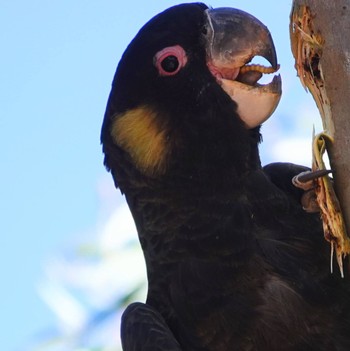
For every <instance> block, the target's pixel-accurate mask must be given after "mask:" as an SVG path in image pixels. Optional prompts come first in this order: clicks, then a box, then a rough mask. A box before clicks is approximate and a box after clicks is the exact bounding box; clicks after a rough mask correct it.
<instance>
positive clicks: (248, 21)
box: [206, 8, 281, 128]
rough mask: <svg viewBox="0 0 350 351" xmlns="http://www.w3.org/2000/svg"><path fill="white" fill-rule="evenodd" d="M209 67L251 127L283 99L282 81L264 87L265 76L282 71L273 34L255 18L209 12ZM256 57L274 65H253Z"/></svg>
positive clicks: (241, 13) (236, 12)
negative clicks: (263, 79)
mask: <svg viewBox="0 0 350 351" xmlns="http://www.w3.org/2000/svg"><path fill="white" fill-rule="evenodd" d="M207 16H208V22H207V34H206V50H207V65H208V68H209V70H210V71H211V73H212V74H213V75H214V76H215V78H216V79H217V82H218V83H219V84H220V85H221V86H222V88H223V89H224V90H225V92H226V93H227V94H228V95H229V96H230V97H231V99H232V100H234V101H235V102H236V103H237V105H238V108H237V111H238V114H239V116H240V118H241V119H242V120H243V121H244V122H245V124H246V126H247V127H248V128H254V127H256V126H258V125H260V124H261V123H262V122H264V121H265V120H266V119H267V118H268V117H269V116H270V115H271V114H272V113H273V111H274V110H275V108H276V107H277V105H278V102H279V100H280V96H281V78H280V76H279V75H278V76H275V77H274V79H273V80H272V82H271V83H270V84H266V85H261V84H259V83H258V81H259V79H260V78H261V77H262V76H263V74H265V73H274V72H276V71H277V70H278V69H279V65H278V63H277V55H276V50H275V47H274V43H273V40H272V37H271V34H270V32H269V30H268V29H267V27H266V26H265V25H264V24H262V23H261V22H260V21H259V20H258V19H256V18H255V17H254V16H252V15H250V14H248V13H246V12H244V11H241V10H238V9H233V8H217V9H208V10H207ZM255 56H261V57H264V58H265V59H266V60H267V61H268V62H269V63H270V65H271V66H262V65H258V64H251V65H249V64H248V63H249V62H251V60H252V59H253V58H254V57H255Z"/></svg>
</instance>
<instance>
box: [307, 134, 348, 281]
mask: <svg viewBox="0 0 350 351" xmlns="http://www.w3.org/2000/svg"><path fill="white" fill-rule="evenodd" d="M332 141H333V140H332V138H331V137H330V136H329V135H327V134H325V133H320V134H318V135H316V136H315V135H313V143H312V170H313V171H316V170H322V169H326V167H325V164H324V162H323V158H322V156H323V154H324V152H325V151H326V143H327V142H328V143H331V142H332ZM314 182H315V183H316V184H315V193H316V200H317V203H318V205H319V207H320V210H321V218H322V224H323V232H324V237H325V239H326V240H328V241H329V242H330V244H331V272H333V254H334V251H335V254H336V259H337V262H338V266H339V270H340V274H341V276H342V277H344V269H343V257H344V256H346V255H348V254H349V253H350V239H349V238H348V236H347V235H346V229H345V224H344V219H343V215H342V213H341V210H340V205H339V201H338V199H337V196H336V194H335V191H334V188H333V184H332V181H331V179H330V178H329V177H328V175H326V176H324V177H320V178H317V179H316V180H315V181H314Z"/></svg>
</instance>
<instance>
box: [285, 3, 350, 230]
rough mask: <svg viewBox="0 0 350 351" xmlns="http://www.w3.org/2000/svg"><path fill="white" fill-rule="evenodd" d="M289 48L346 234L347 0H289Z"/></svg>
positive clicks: (349, 221)
mask: <svg viewBox="0 0 350 351" xmlns="http://www.w3.org/2000/svg"><path fill="white" fill-rule="evenodd" d="M290 28H291V41H292V51H293V54H294V57H295V59H296V69H297V72H298V75H299V77H300V80H301V82H302V84H303V85H304V86H306V87H307V88H308V89H309V90H310V92H311V93H312V95H313V97H314V99H315V101H316V104H317V107H318V109H319V111H320V113H321V117H322V121H323V127H324V130H325V132H326V133H327V134H328V135H330V136H331V137H332V138H333V140H334V141H333V143H330V144H329V145H327V149H328V154H329V159H330V164H331V168H332V170H333V171H334V173H333V177H334V182H335V191H336V194H337V196H338V199H339V202H340V207H341V209H342V212H343V216H344V220H345V225H346V228H347V233H349V234H350V0H294V1H293V8H292V12H291V27H290Z"/></svg>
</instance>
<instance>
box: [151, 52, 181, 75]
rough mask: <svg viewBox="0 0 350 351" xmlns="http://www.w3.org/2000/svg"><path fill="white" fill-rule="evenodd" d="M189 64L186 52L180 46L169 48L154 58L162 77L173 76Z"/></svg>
mask: <svg viewBox="0 0 350 351" xmlns="http://www.w3.org/2000/svg"><path fill="white" fill-rule="evenodd" d="M186 63H187V56H186V52H185V50H184V49H183V48H182V47H181V46H180V45H175V46H169V47H167V48H164V49H162V50H160V51H158V52H157V53H156V54H155V56H154V65H155V66H156V68H157V70H158V73H159V75H160V76H173V75H175V74H177V73H178V72H179V71H180V70H181V68H182V67H184V66H185V65H186Z"/></svg>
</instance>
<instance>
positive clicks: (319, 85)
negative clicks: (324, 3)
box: [290, 6, 350, 277]
mask: <svg viewBox="0 0 350 351" xmlns="http://www.w3.org/2000/svg"><path fill="white" fill-rule="evenodd" d="M290 37H291V46H292V52H293V55H294V58H295V68H296V70H297V73H298V76H299V78H300V81H301V83H302V85H303V86H304V88H305V89H306V88H307V89H308V90H309V91H310V92H311V94H312V96H313V98H314V99H315V101H316V104H317V107H318V109H319V111H320V114H321V117H322V122H323V128H324V130H325V132H324V133H321V134H319V135H317V136H315V135H314V136H313V147H312V149H313V150H312V154H313V162H312V170H313V171H316V170H320V169H324V168H325V165H324V162H323V159H322V155H323V153H324V152H325V150H326V147H327V146H329V145H331V144H332V143H333V136H334V124H333V119H332V111H331V106H330V102H329V99H328V97H327V93H326V88H325V84H324V77H323V72H322V65H321V63H320V60H321V58H322V50H323V44H324V39H323V38H322V36H321V34H320V33H316V32H315V31H314V28H313V16H312V14H311V11H310V9H309V8H308V7H307V6H298V7H296V6H294V7H293V8H292V13H291V22H290ZM315 182H316V184H315V192H316V199H317V203H318V205H319V207H320V209H321V218H322V222H323V230H324V236H325V239H326V240H328V241H329V242H330V244H331V270H332V271H333V253H334V252H335V254H336V259H337V262H338V265H339V270H340V273H341V276H342V277H344V269H343V258H344V257H345V256H346V255H348V254H349V253H350V239H349V237H348V236H347V234H346V229H345V224H344V219H343V215H342V213H341V210H340V205H339V201H338V199H337V196H336V194H335V191H334V188H333V183H332V181H331V180H330V178H329V177H328V176H324V177H321V178H318V179H317V180H316V181H315Z"/></svg>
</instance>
